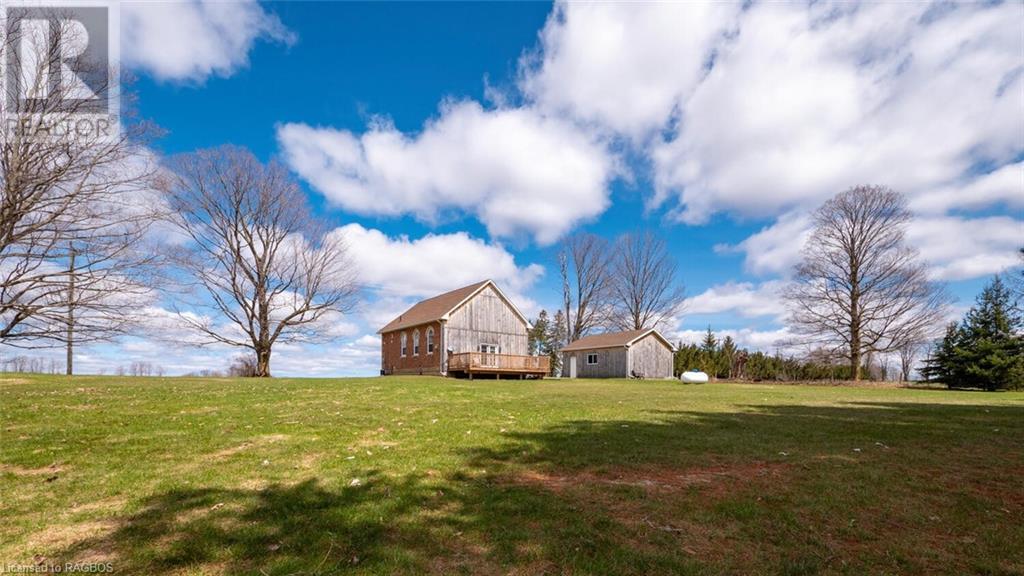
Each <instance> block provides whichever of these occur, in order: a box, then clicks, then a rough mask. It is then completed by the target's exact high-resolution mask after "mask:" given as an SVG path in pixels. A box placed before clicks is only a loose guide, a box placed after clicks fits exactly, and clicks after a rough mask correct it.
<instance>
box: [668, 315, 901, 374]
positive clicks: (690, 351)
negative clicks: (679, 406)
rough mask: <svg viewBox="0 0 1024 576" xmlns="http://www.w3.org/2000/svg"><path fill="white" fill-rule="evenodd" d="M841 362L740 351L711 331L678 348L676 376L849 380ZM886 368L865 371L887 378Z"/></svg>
mask: <svg viewBox="0 0 1024 576" xmlns="http://www.w3.org/2000/svg"><path fill="white" fill-rule="evenodd" d="M840 362H841V361H837V362H835V363H829V362H824V361H815V360H813V359H798V358H796V357H794V356H783V355H781V354H774V355H773V354H765V353H764V352H759V351H757V352H751V351H749V350H747V349H744V348H738V347H737V346H736V343H735V342H734V341H733V339H732V338H731V337H729V336H726V337H725V338H723V339H722V340H719V339H718V338H717V337H715V334H714V332H712V331H711V329H710V328H709V329H708V332H707V334H706V335H705V336H704V340H703V341H702V342H701V343H700V344H683V343H682V342H680V343H679V344H678V345H677V346H676V353H675V374H676V376H677V377H678V376H679V375H680V374H682V373H683V372H686V371H687V370H700V371H701V372H705V373H706V374H707V375H708V376H711V377H712V378H717V379H722V380H753V381H759V380H778V381H794V380H848V379H850V367H849V366H848V365H845V364H840ZM886 372H888V370H887V369H886V368H885V367H874V369H870V370H865V375H868V376H872V375H874V376H879V377H880V379H884V374H885V373H886Z"/></svg>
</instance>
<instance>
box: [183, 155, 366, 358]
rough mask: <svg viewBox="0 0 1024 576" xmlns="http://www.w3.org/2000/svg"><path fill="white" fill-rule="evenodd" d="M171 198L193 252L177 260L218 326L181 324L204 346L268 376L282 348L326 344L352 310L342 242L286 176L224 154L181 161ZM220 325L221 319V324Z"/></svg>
mask: <svg viewBox="0 0 1024 576" xmlns="http://www.w3.org/2000/svg"><path fill="white" fill-rule="evenodd" d="M174 166H175V176H174V177H173V178H172V179H171V181H170V182H168V185H167V192H168V197H169V199H170V201H171V206H172V208H173V210H174V213H175V214H176V217H175V218H174V220H173V221H174V223H175V224H176V225H177V226H178V227H179V228H180V229H181V231H182V232H183V233H184V234H185V235H186V236H187V237H188V238H189V240H190V243H189V247H188V249H187V250H184V251H183V252H182V254H181V257H180V259H179V262H180V265H181V267H182V268H183V269H184V270H185V271H186V272H187V274H188V276H189V278H190V279H191V281H192V282H193V283H194V285H195V286H196V287H199V288H201V289H202V290H203V291H204V292H205V293H206V294H207V296H208V297H209V299H210V304H209V308H210V309H211V310H212V311H213V312H214V316H206V317H200V316H196V315H194V314H184V313H182V314H180V317H181V318H182V319H183V320H184V321H185V322H186V323H187V324H188V325H190V326H191V327H192V328H194V329H195V330H196V331H198V333H199V334H200V335H201V336H202V338H203V340H202V343H203V344H211V343H221V344H227V345H230V346H235V347H239V348H246V349H249V350H251V351H252V353H253V355H254V357H255V361H256V375H257V376H260V377H267V376H270V357H271V352H272V349H273V346H274V345H275V344H276V343H279V342H298V341H312V340H317V339H320V338H322V337H324V336H325V335H326V334H327V332H328V329H329V327H328V326H326V323H325V322H324V321H325V320H327V319H329V318H330V317H331V315H332V313H337V312H345V311H348V310H349V309H351V307H352V306H353V305H354V302H355V295H356V291H357V288H356V283H355V279H354V277H353V276H352V273H351V269H350V266H349V262H348V258H347V256H346V246H345V243H344V239H343V238H341V237H340V236H338V235H336V234H325V231H324V230H323V229H322V228H321V227H320V226H319V225H318V223H317V221H316V220H315V219H314V218H312V217H311V215H310V213H309V209H308V206H307V203H306V197H305V195H304V194H303V193H302V191H301V190H300V189H299V187H298V185H297V184H296V183H295V182H294V180H292V178H291V177H290V176H289V174H288V172H287V171H286V170H285V168H284V167H282V166H281V165H279V164H277V163H274V162H272V163H270V164H268V165H264V164H261V163H260V162H259V160H257V159H256V158H255V157H254V156H253V155H252V154H251V153H250V152H248V151H246V150H244V149H239V148H234V147H222V148H217V149H212V150H205V151H200V152H197V153H194V154H189V155H185V156H182V157H180V158H178V159H177V161H176V162H175V163H174ZM220 319H223V320H224V321H226V322H224V323H219V322H221V320H220Z"/></svg>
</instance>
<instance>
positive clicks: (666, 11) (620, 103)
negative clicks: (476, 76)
mask: <svg viewBox="0 0 1024 576" xmlns="http://www.w3.org/2000/svg"><path fill="white" fill-rule="evenodd" d="M739 11H740V5H739V4H738V3H718V2H701V3H698V2H690V3H686V2H666V3H625V2H622V3H615V2H611V3H593V4H586V3H560V4H558V5H556V6H555V10H554V13H553V14H552V15H551V17H550V18H549V19H548V22H547V24H546V26H545V27H544V30H543V32H542V33H541V47H540V52H539V53H537V54H534V55H532V57H529V58H527V59H526V60H525V61H524V70H523V74H522V78H521V81H520V84H521V87H522V89H523V91H524V92H525V93H526V94H528V95H529V96H530V97H531V98H532V99H534V100H535V101H537V102H538V103H539V105H541V106H543V107H545V108H546V109H549V110H552V111H557V112H562V113H568V114H570V115H572V116H574V117H576V118H578V119H580V120H583V121H586V122H592V123H596V124H598V125H600V126H604V127H609V128H611V129H612V130H615V131H617V132H620V133H623V134H626V135H628V136H630V137H632V138H634V139H636V140H643V139H644V138H645V137H647V136H649V135H650V134H651V133H652V132H654V131H657V130H659V129H661V128H662V127H663V126H664V125H665V123H666V122H667V121H668V119H669V118H670V117H671V116H673V114H675V113H676V110H677V108H678V107H679V105H680V99H681V96H682V95H684V94H688V93H690V92H692V91H693V90H694V88H695V87H696V86H697V85H698V83H699V82H700V81H701V79H702V78H703V76H704V74H705V72H706V70H705V68H706V64H707V60H708V59H709V58H710V57H711V56H712V54H713V50H714V47H715V46H716V44H717V43H719V42H721V41H723V40H724V38H725V31H726V29H727V28H728V27H729V25H730V23H732V22H734V20H735V18H736V16H737V15H738V13H739Z"/></svg>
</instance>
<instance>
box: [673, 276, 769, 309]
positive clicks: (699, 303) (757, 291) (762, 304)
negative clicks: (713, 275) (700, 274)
mask: <svg viewBox="0 0 1024 576" xmlns="http://www.w3.org/2000/svg"><path fill="white" fill-rule="evenodd" d="M784 285H785V283H784V282H782V281H778V280H773V281H769V282H763V283H761V284H756V285H755V284H753V283H750V282H726V283H725V284H719V285H717V286H712V287H711V288H708V289H707V290H705V291H704V292H701V293H700V294H698V295H696V296H693V297H690V298H687V299H686V305H685V308H684V313H685V315H686V316H693V315H697V314H721V313H724V312H728V313H731V314H736V315H738V316H742V317H744V318H755V317H759V316H775V317H779V316H782V315H784V314H785V312H786V309H785V305H784V303H783V301H782V295H781V292H782V289H783V287H784Z"/></svg>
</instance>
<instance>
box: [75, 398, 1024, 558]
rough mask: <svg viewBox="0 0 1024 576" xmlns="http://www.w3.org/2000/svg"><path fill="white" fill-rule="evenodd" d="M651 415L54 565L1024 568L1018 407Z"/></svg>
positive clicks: (171, 514) (325, 492)
mask: <svg viewBox="0 0 1024 576" xmlns="http://www.w3.org/2000/svg"><path fill="white" fill-rule="evenodd" d="M649 416H650V418H648V419H645V420H614V421H597V420H578V421H571V422H565V423H562V424H559V425H556V426H551V427H548V428H546V429H543V430H540V431H529V432H512V433H509V434H507V435H506V437H505V438H506V439H505V442H503V443H502V444H501V445H499V446H497V447H477V448H474V449H471V450H466V451H464V452H463V453H461V457H462V461H463V464H462V465H461V466H460V468H459V471H458V472H455V473H452V474H450V475H447V476H430V475H427V474H413V475H405V476H400V477H394V476H388V475H385V474H381V473H373V472H365V473H364V474H363V475H362V476H361V478H362V479H363V480H362V484H361V485H359V486H348V485H343V484H341V482H340V481H336V480H332V479H324V478H321V479H318V478H310V479H307V480H305V481H302V482H298V483H295V484H290V485H272V486H269V487H266V488H262V489H251V490H250V489H222V488H212V487H206V488H194V489H192V488H180V489H176V490H172V491H168V492H165V493H162V494H158V495H155V496H152V497H150V498H148V499H146V501H145V502H144V503H143V505H142V507H141V509H140V511H138V512H137V513H135V514H132V515H129V516H127V517H124V518H120V519H118V527H117V528H116V529H115V530H114V531H113V532H112V533H109V534H106V535H104V536H101V537H98V538H94V539H91V540H86V541H83V542H79V543H78V544H76V545H75V546H73V547H71V548H69V549H67V550H64V551H62V552H61V554H60V558H61V561H64V560H71V559H83V558H90V557H91V558H96V557H100V558H104V559H107V560H109V561H111V562H113V564H114V566H115V568H117V569H118V571H120V572H122V573H130V574H157V573H169V572H182V571H185V572H188V571H193V572H203V571H208V572H214V573H224V574H261V573H262V574H337V573H350V572H352V573H382V574H419V573H435V574H507V573H519V574H544V573H548V574H567V573H574V574H688V573H695V574H696V573H765V572H770V573H818V572H829V573H851V574H855V573H863V572H865V571H867V572H879V571H888V572H896V573H901V572H902V573H920V572H930V573H962V572H965V571H966V572H972V571H973V572H989V573H1001V572H1003V573H1013V571H1014V570H1019V569H1020V568H1021V567H1024V558H1022V556H1021V553H1020V552H1019V551H1017V552H1013V551H1012V550H1014V549H1015V548H1014V546H1013V543H1014V542H1018V543H1019V542H1020V541H1022V539H1024V529H1022V528H1021V525H1022V523H1021V522H1020V521H1021V520H1022V519H1024V489H1022V486H1021V481H1020V478H1021V477H1022V474H1021V473H1022V472H1024V470H1021V466H1020V462H1022V461H1024V446H1021V445H1020V443H1019V442H1016V443H1015V439H1016V440H1019V438H1021V437H1022V433H1024V407H1016V406H961V405H942V404H913V405H908V404H885V403H859V404H848V405H841V406H822V407H808V406H767V407H766V406H746V407H742V408H741V409H740V410H739V411H734V412H721V413H709V412H685V411H659V412H652V413H650V414H649ZM996 429H998V430H1001V431H1002V434H1000V433H999V432H992V431H993V430H996ZM855 450H857V451H855ZM939 451H944V452H942V453H939ZM1013 462H1016V463H1017V464H1016V466H1017V468H1016V469H1012V470H1011V469H1010V468H1011V467H1012V466H1013V464H1012V463H1013ZM1000 470H1004V471H1005V472H1008V473H1007V474H1002V475H1000V474H998V473H996V472H998V471H1000ZM923 487H928V488H929V490H923V489H922V488H923ZM933 518H938V520H934V519H933ZM1008 550H1009V552H1008Z"/></svg>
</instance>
